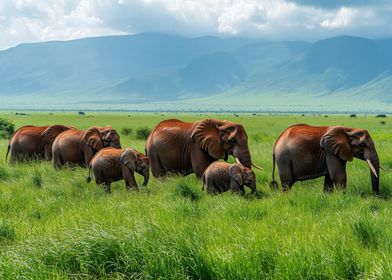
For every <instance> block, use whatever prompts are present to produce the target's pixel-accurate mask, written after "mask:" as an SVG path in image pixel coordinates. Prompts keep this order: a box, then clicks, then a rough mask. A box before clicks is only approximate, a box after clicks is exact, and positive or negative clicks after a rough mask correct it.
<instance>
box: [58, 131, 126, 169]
mask: <svg viewBox="0 0 392 280" xmlns="http://www.w3.org/2000/svg"><path fill="white" fill-rule="evenodd" d="M105 147H113V148H118V149H120V148H121V145H120V136H119V135H118V133H117V131H116V130H115V129H113V127H111V126H93V127H90V128H89V129H87V130H77V129H72V130H68V131H64V132H63V133H61V134H59V135H58V136H57V138H56V140H55V141H54V143H53V147H52V154H53V166H54V167H55V168H57V169H59V168H61V167H63V166H64V165H66V164H68V165H80V166H84V167H87V166H88V165H89V164H90V161H91V159H92V158H93V156H94V155H95V154H96V153H97V152H98V151H99V150H101V149H103V148H105Z"/></svg>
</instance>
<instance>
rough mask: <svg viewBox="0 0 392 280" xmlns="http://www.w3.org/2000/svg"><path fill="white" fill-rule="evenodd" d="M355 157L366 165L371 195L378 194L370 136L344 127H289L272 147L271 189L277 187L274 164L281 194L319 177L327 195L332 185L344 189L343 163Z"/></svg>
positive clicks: (377, 174) (377, 161)
mask: <svg viewBox="0 0 392 280" xmlns="http://www.w3.org/2000/svg"><path fill="white" fill-rule="evenodd" d="M354 157H355V158H359V159H361V160H366V161H367V163H368V165H369V168H370V171H371V172H370V175H371V181H372V190H373V193H374V194H379V173H380V164H379V160H378V155H377V151H376V148H375V147H374V142H373V140H372V138H371V137H370V134H369V132H367V131H366V130H364V129H359V128H352V127H345V126H309V125H306V124H298V125H293V126H290V127H288V128H287V129H286V130H285V131H283V133H282V134H281V135H280V136H279V138H278V140H277V141H276V143H275V146H274V151H273V171H272V182H271V186H272V187H277V183H276V181H275V179H274V173H275V161H276V164H277V166H278V170H279V177H280V181H281V184H282V187H283V190H287V188H291V186H292V185H293V184H294V183H295V182H296V181H303V180H308V179H313V178H317V177H321V176H325V180H324V190H325V191H326V192H329V191H331V190H332V189H333V186H334V185H336V186H339V187H342V188H345V187H346V181H347V176H346V162H347V161H352V160H353V158H354Z"/></svg>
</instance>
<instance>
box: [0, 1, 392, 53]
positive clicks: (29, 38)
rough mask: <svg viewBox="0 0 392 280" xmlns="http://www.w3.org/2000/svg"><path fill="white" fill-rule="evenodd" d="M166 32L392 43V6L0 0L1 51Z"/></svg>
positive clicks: (375, 3) (373, 3) (383, 3)
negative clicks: (347, 37) (46, 43)
mask: <svg viewBox="0 0 392 280" xmlns="http://www.w3.org/2000/svg"><path fill="white" fill-rule="evenodd" d="M141 32H165V33H171V34H178V35H182V36H188V37H195V36H205V35H216V36H221V37H227V36H241V37H256V38H260V39H266V40H305V41H315V40H319V39H323V38H327V37H332V36H337V35H353V36H362V37H368V38H389V37H392V1H391V0H373V1H371V0H369V1H365V0H357V1H354V0H342V1H337V0H316V1H311V0H0V50H1V49H6V48H9V47H12V46H15V45H18V44H20V43H28V42H40V41H50V40H71V39H78V38H84V37H92V36H103V35H124V34H136V33H141Z"/></svg>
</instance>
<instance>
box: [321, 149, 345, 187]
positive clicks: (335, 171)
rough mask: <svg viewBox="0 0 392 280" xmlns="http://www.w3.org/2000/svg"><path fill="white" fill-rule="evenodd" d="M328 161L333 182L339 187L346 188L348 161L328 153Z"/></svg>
mask: <svg viewBox="0 0 392 280" xmlns="http://www.w3.org/2000/svg"><path fill="white" fill-rule="evenodd" d="M326 162H327V167H328V172H329V176H330V177H331V180H332V182H333V184H334V185H335V186H336V187H337V188H341V189H345V188H346V184H347V175H346V161H344V160H342V159H340V158H338V157H336V156H334V155H330V154H327V156H326Z"/></svg>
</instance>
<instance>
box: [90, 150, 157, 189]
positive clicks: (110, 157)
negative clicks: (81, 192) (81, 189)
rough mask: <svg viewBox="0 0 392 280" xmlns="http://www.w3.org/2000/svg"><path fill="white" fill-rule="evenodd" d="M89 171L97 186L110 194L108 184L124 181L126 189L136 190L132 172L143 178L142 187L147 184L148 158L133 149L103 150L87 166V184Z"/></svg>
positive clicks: (148, 172)
mask: <svg viewBox="0 0 392 280" xmlns="http://www.w3.org/2000/svg"><path fill="white" fill-rule="evenodd" d="M91 170H92V172H93V174H94V177H95V182H96V184H97V185H102V186H103V187H104V189H105V190H106V191H107V192H110V184H111V183H112V182H115V181H119V180H121V179H124V181H125V185H126V188H127V189H130V188H131V187H132V188H136V189H138V186H137V183H136V181H135V177H134V172H137V173H139V174H140V175H142V176H143V177H144V182H143V186H146V185H147V184H148V179H149V174H150V168H149V161H148V158H147V157H146V156H145V155H143V154H142V153H140V152H138V151H136V150H135V149H115V148H111V147H109V148H103V149H102V150H100V151H99V152H97V153H96V154H95V156H94V157H93V159H92V160H91V162H90V164H89V172H88V173H89V174H88V178H87V182H90V181H91V176H90V174H91Z"/></svg>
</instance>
